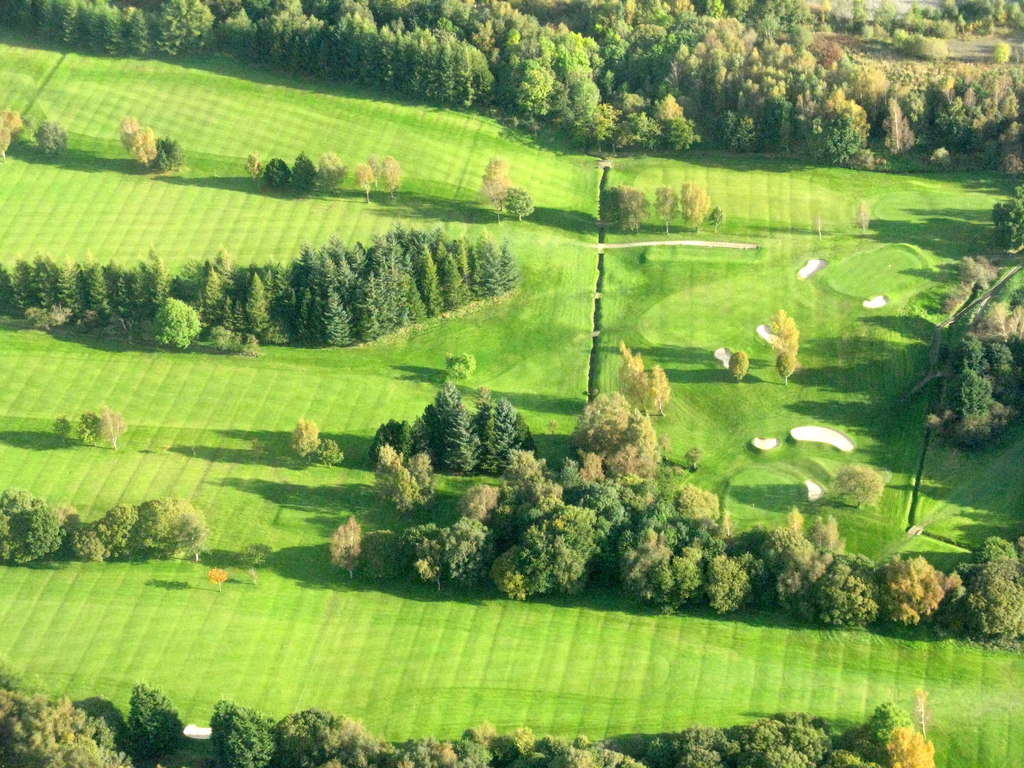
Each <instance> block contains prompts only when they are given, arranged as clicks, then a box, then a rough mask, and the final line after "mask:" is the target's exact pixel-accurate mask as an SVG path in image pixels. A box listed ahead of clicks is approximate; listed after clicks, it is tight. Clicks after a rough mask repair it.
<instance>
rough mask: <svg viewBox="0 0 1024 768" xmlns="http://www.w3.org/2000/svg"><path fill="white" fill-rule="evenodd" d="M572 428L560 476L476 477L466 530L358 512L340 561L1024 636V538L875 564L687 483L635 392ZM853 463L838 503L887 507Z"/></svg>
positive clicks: (667, 602)
mask: <svg viewBox="0 0 1024 768" xmlns="http://www.w3.org/2000/svg"><path fill="white" fill-rule="evenodd" d="M439 398H440V396H439ZM405 434H407V433H405ZM383 439H384V438H383V430H382V431H381V432H379V433H378V439H377V441H376V442H377V443H378V444H380V443H381V442H382V440H383ZM573 439H574V444H575V445H576V446H577V448H578V451H579V455H578V457H577V458H573V459H569V460H567V461H566V462H565V463H564V465H563V466H562V468H561V470H560V471H559V472H557V473H555V472H552V471H550V470H549V469H548V467H547V464H546V462H545V461H544V460H542V459H538V458H537V457H536V456H535V455H534V454H533V453H531V452H528V451H524V450H512V451H511V452H510V454H509V456H510V459H509V463H508V465H507V467H506V468H505V470H504V472H503V474H502V477H501V482H500V484H499V485H498V486H493V485H478V486H474V487H473V488H471V489H470V490H469V491H468V492H467V493H466V494H465V496H464V497H463V500H462V518H461V519H460V520H458V521H457V522H456V523H454V524H453V525H450V526H447V527H439V526H437V525H435V524H433V523H428V524H425V525H417V526H413V527H411V528H409V529H407V530H405V531H401V532H395V531H387V530H383V531H381V530H378V531H371V532H367V533H366V534H363V533H362V531H361V529H360V528H359V525H358V522H356V521H355V520H354V519H353V520H349V521H348V522H347V523H345V525H344V526H342V528H339V532H338V534H337V535H336V540H335V541H333V542H332V558H333V562H334V563H335V565H336V566H338V567H341V568H344V569H345V570H347V571H350V572H354V573H356V574H361V575H362V576H363V577H365V578H369V579H382V578H399V577H407V578H419V579H422V580H424V581H428V582H430V583H433V584H435V585H436V586H437V588H438V589H441V588H442V587H443V586H444V584H446V583H450V584H454V585H458V586H461V587H465V586H468V585H480V584H484V583H487V582H489V583H491V584H492V585H493V586H494V587H495V588H497V589H498V591H499V592H500V593H502V594H503V595H505V596H506V597H509V598H511V599H517V600H524V599H527V598H529V597H531V596H535V595H544V594H574V593H578V592H580V591H582V590H583V589H585V588H586V586H587V585H588V584H589V583H591V582H594V581H596V582H601V583H607V584H613V585H616V586H617V587H618V588H620V589H622V590H623V591H624V592H625V593H626V594H628V595H629V596H631V597H632V598H633V599H635V600H636V601H638V602H639V603H641V604H645V605H648V606H651V607H653V608H656V609H658V610H661V611H666V612H675V611H679V610H684V609H686V608H687V607H690V606H696V605H706V606H708V607H710V608H711V609H712V610H713V611H715V612H716V613H720V614H728V613H732V612H735V611H739V610H742V609H745V608H755V609H771V610H781V611H784V612H786V613H788V614H790V615H791V616H793V617H795V618H797V619H799V620H803V621H808V622H812V623H815V624H818V625H821V626H825V627H867V626H872V625H875V624H884V623H890V624H897V625H907V626H916V625H922V626H927V627H929V628H931V629H932V630H934V631H936V632H938V633H940V634H948V635H954V636H962V637H971V638H975V639H979V640H983V641H988V642H995V643H1011V644H1012V643H1014V642H1016V641H1017V640H1019V638H1021V637H1022V636H1024V561H1022V553H1024V539H1021V540H1018V541H1017V542H1016V543H1013V542H1009V541H1005V540H1003V539H998V538H991V539H989V540H987V541H986V542H985V544H984V546H983V547H982V548H981V550H980V551H979V553H978V556H977V558H976V561H975V562H972V563H966V564H964V565H962V566H960V567H959V569H958V570H957V571H956V572H953V573H950V574H945V573H942V572H941V571H939V570H938V569H936V568H935V567H934V566H932V565H931V564H930V563H929V562H928V561H927V560H925V559H924V558H923V557H913V558H901V557H895V558H893V559H890V560H887V561H885V562H879V563H876V562H872V561H871V560H869V559H868V558H866V557H864V556H862V555H852V554H848V553H847V552H846V551H845V543H844V541H843V539H842V537H841V536H840V533H839V530H838V526H837V524H836V522H835V520H834V519H833V518H831V517H830V516H828V515H826V514H819V515H815V516H814V519H813V521H812V522H810V523H808V522H807V521H806V520H805V518H804V517H803V515H801V514H800V513H799V512H797V511H794V512H793V513H792V514H791V515H790V516H789V518H788V520H787V524H786V525H785V526H782V527H779V528H775V529H771V530H767V529H763V528H755V529H753V530H749V531H744V532H737V531H736V530H735V529H734V526H733V525H732V522H731V520H730V518H729V515H728V513H723V512H722V511H721V509H720V506H719V499H718V497H717V496H716V495H714V494H713V493H710V492H708V491H705V490H703V489H701V488H699V487H698V486H696V485H693V484H691V483H688V482H686V483H680V481H679V478H678V475H677V470H673V469H672V468H670V467H669V466H667V465H665V464H663V463H662V462H661V455H660V449H659V445H658V441H657V436H656V434H655V432H654V428H653V426H652V425H651V421H650V417H649V416H648V415H647V414H646V413H645V412H644V411H643V410H641V409H640V408H636V407H633V406H631V405H630V404H629V402H628V401H627V400H626V398H625V397H624V396H622V395H620V394H615V395H604V394H602V395H599V396H598V397H597V398H595V399H594V400H593V401H591V402H590V403H589V404H588V405H587V406H586V408H585V410H584V413H583V415H582V417H581V418H580V421H579V424H578V425H577V428H576V431H575V433H574V438H573ZM384 445H387V443H384ZM378 450H379V455H380V456H382V457H383V456H385V455H387V456H390V455H391V454H390V453H388V454H385V453H384V448H383V447H380V448H379V449H378ZM388 450H389V451H390V450H391V448H390V446H389V447H388ZM846 469H847V470H849V471H845V470H844V471H843V472H842V473H840V474H839V475H837V479H836V496H835V498H834V500H833V501H831V503H833V504H853V505H860V504H862V503H868V504H874V503H877V502H878V499H879V497H880V495H881V493H880V492H881V488H882V484H881V480H880V477H879V476H878V474H877V473H874V472H873V471H868V472H865V471H863V470H864V469H867V468H860V467H850V468H846ZM343 529H344V530H343Z"/></svg>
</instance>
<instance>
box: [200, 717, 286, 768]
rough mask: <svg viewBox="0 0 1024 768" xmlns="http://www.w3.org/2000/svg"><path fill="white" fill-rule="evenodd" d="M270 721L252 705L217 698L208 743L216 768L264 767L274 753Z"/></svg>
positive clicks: (271, 722) (271, 723)
mask: <svg viewBox="0 0 1024 768" xmlns="http://www.w3.org/2000/svg"><path fill="white" fill-rule="evenodd" d="M273 725H274V723H273V721H272V720H271V719H270V718H269V717H266V716H265V715H263V714H262V713H261V712H258V711H256V710H255V709H249V708H248V707H240V706H238V705H237V704H234V703H233V702H230V701H226V700H221V701H218V702H217V704H216V705H215V706H214V708H213V717H212V718H211V719H210V728H211V729H212V731H213V734H212V736H211V737H210V745H211V747H212V748H213V756H214V760H215V761H216V765H217V766H218V767H219V768H266V766H267V765H268V764H269V763H270V760H271V758H272V757H273V755H274V737H273V733H272V730H271V729H272V728H273Z"/></svg>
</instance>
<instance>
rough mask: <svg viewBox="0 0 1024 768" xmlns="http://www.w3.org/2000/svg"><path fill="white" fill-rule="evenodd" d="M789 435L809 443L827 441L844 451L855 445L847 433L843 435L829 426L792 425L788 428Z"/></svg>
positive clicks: (850, 449)
mask: <svg viewBox="0 0 1024 768" xmlns="http://www.w3.org/2000/svg"><path fill="white" fill-rule="evenodd" d="M789 436H790V437H792V438H793V439H794V440H801V441H806V442H810V443H827V444H828V445H832V446H835V447H836V448H838V449H839V450H840V451H844V452H849V451H852V450H853V449H854V448H856V447H857V444H856V443H854V442H853V440H852V438H850V437H849V435H844V434H843V433H842V432H840V431H839V430H838V429H832V428H831V427H793V429H791V430H789Z"/></svg>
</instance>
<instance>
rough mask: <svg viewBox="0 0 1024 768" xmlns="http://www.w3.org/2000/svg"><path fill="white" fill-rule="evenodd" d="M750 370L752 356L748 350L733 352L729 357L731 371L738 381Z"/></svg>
mask: <svg viewBox="0 0 1024 768" xmlns="http://www.w3.org/2000/svg"><path fill="white" fill-rule="evenodd" d="M749 371H750V357H749V356H748V355H747V353H746V352H744V351H743V350H740V351H738V352H733V354H732V357H731V358H729V373H731V374H732V376H733V378H734V379H736V381H743V379H744V378H745V377H746V375H747V373H748V372H749Z"/></svg>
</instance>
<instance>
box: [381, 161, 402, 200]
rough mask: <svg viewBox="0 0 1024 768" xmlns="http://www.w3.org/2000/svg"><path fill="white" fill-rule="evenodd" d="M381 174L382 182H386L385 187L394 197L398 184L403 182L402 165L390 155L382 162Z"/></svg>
mask: <svg viewBox="0 0 1024 768" xmlns="http://www.w3.org/2000/svg"><path fill="white" fill-rule="evenodd" d="M379 176H380V180H381V182H383V184H384V189H386V190H387V192H388V194H389V195H390V196H391V197H392V199H394V197H395V190H397V189H398V185H399V184H401V183H402V166H401V165H399V163H398V161H397V160H396V159H395V158H393V157H392V156H391V155H388V156H387V157H385V158H384V159H383V160H382V161H381V163H380V173H379Z"/></svg>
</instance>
